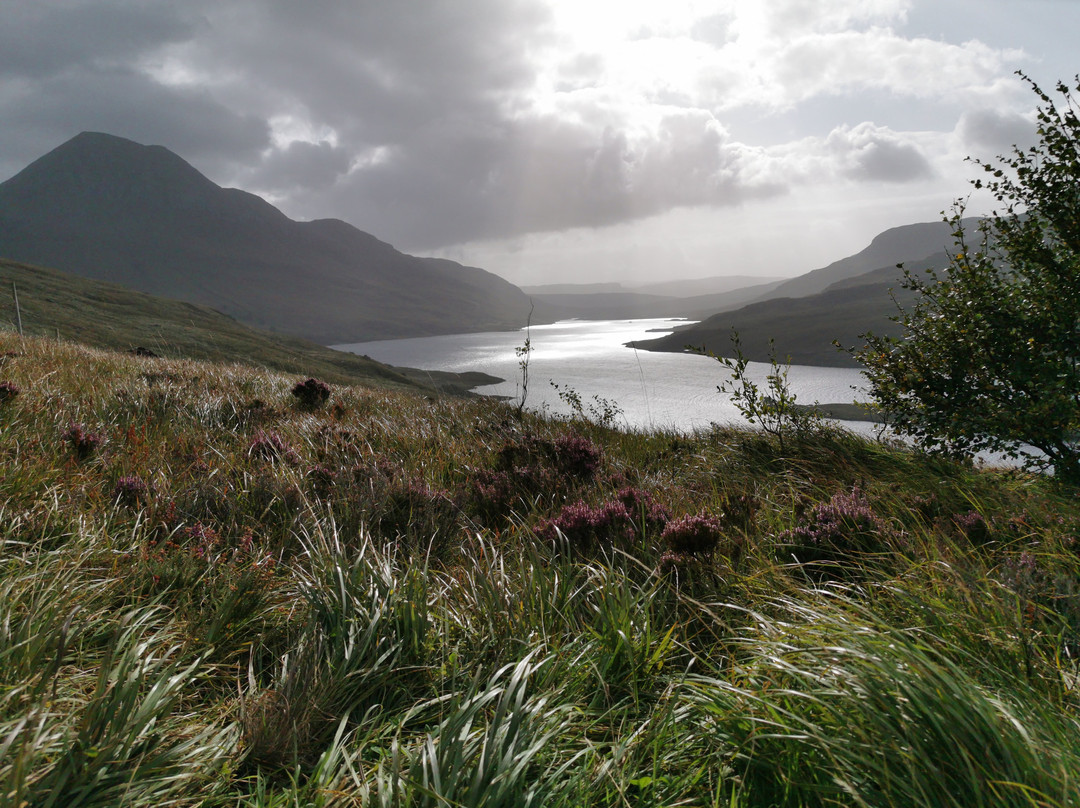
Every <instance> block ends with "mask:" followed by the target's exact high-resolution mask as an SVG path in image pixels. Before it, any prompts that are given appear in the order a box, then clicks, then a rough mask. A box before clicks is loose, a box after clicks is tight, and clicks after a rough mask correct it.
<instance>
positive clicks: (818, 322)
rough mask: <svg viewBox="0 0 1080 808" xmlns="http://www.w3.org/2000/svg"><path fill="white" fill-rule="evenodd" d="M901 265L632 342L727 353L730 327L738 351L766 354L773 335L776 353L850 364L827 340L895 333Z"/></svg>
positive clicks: (930, 261) (933, 261)
mask: <svg viewBox="0 0 1080 808" xmlns="http://www.w3.org/2000/svg"><path fill="white" fill-rule="evenodd" d="M946 260H947V256H946V254H945V253H944V252H941V253H939V254H937V255H932V256H929V257H927V258H923V259H921V260H919V261H908V262H906V263H905V266H906V267H907V268H909V269H911V270H913V271H916V272H918V271H919V270H922V269H925V268H927V267H942V266H944V265H945V262H946ZM901 274H902V273H901V271H900V270H899V269H897V268H896V267H895V266H889V267H879V268H878V269H876V270H874V271H872V272H869V273H864V274H862V275H858V276H855V277H852V278H847V279H843V280H839V281H837V282H836V283H834V284H832V285H831V286H829V287H828V288H826V289H825V290H824V291H823V292H819V293H817V294H811V295H806V296H804V297H794V298H792V297H784V298H776V299H769V300H764V301H760V302H757V303H752V304H750V305H748V306H744V307H742V308H740V309H736V310H735V311H726V312H722V313H719V314H714V315H713V316H711V317H709V318H707V319H705V320H702V321H701V322H700V323H696V324H694V325H690V326H686V327H685V328H680V329H677V330H676V331H674V332H672V333H671V334H670V335H667V336H665V337H662V338H660V339H656V340H647V341H640V342H637V343H636V347H638V348H643V349H646V350H651V351H674V352H681V351H683V350H685V348H686V347H687V346H688V345H689V346H693V347H696V348H698V347H702V346H704V347H705V348H706V349H707V350H710V351H712V352H713V353H716V354H719V355H721V356H730V355H731V331H732V329H733V328H734V329H735V330H737V331H738V332H739V336H740V339H741V341H742V347H743V353H744V354H745V355H746V357H747V358H749V359H752V360H754V361H758V362H767V361H768V359H769V340H770V339H773V340H775V344H776V355H777V359H779V360H780V361H781V362H784V361H790V362H791V363H792V364H796V365H820V366H825V367H855V366H857V363H856V362H855V361H854V360H853V359H852V358H851V357H850V356H849V355H848V354H847V353H846V352H843V351H838V350H837V349H836V348H835V347H834V346H833V344H832V342H833V340H837V341H839V343H840V344H841V345H843V346H845V347H850V346H856V345H859V344H861V342H860V340H859V336H860V335H861V334H865V333H866V332H867V331H873V332H874V333H876V334H880V335H898V334H899V333H900V327H899V326H898V325H897V324H896V323H894V322H892V321H891V320H890V319H889V318H890V317H892V316H893V315H894V314H896V305H895V303H894V302H893V297H892V295H895V296H896V300H897V301H899V302H900V303H906V302H909V301H910V300H911V299H912V296H911V293H910V292H907V291H906V290H904V289H902V288H900V282H899V278H900V276H901Z"/></svg>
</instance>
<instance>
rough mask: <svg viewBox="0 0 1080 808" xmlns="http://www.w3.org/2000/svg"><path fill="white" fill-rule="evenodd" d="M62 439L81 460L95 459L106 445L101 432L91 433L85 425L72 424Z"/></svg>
mask: <svg viewBox="0 0 1080 808" xmlns="http://www.w3.org/2000/svg"><path fill="white" fill-rule="evenodd" d="M60 437H61V438H62V439H63V440H64V442H66V443H67V444H68V446H70V447H71V451H72V452H73V453H74V455H75V457H76V458H77V459H79V460H86V459H88V458H90V457H93V455H94V454H95V453H96V452H97V451H98V450H99V449H100V448H101V447H102V446H104V445H105V436H104V435H102V434H101V433H100V432H91V431H90V430H89V429H87V428H86V426H85V425H84V424H76V423H72V424H70V425H69V426H68V428H67V429H66V430H64V433H63V434H62V435H61V436H60Z"/></svg>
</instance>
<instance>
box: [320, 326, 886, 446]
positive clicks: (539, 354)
mask: <svg viewBox="0 0 1080 808" xmlns="http://www.w3.org/2000/svg"><path fill="white" fill-rule="evenodd" d="M685 322H686V321H684V320H670V319H649V320H606V321H585V320H567V321H563V322H558V323H553V324H551V325H537V326H533V327H532V328H531V329H530V330H529V339H530V344H531V347H532V351H531V353H530V355H529V389H528V396H527V400H526V405H527V406H528V407H529V408H531V409H539V408H542V407H545V406H546V407H548V408H549V409H550V410H551V411H553V412H556V413H569V412H570V408H569V407H568V406H567V405H566V404H565V403H564V402H563V401H562V400H560V399H559V395H558V391H556V390H555V388H554V387H553V386H552V385H551V382H555V383H556V384H558V385H559V386H560V387H563V388H567V389H572V390H574V391H576V392H577V393H578V394H579V395H580V396H581V398H582V401H583V403H584V404H585V405H586V407H587V406H588V404H589V403H590V401H591V400H592V397H593V396H594V395H595V396H599V397H601V398H603V399H607V400H609V401H612V402H614V403H616V404H617V405H618V406H619V407H620V408H621V409H622V410H623V415H622V416H621V417H620V419H619V422H620V424H621V425H622V426H626V427H630V428H675V429H679V430H683V431H690V430H694V429H700V428H707V427H709V425H710V424H712V423H719V424H728V423H741V422H743V419H742V417H741V416H740V414H739V412H738V410H737V409H736V408H735V406H734V405H733V404H732V403H731V401H730V400H729V398H728V397H727V396H724V395H721V394H720V393H718V392H717V389H716V388H717V385H719V384H721V383H723V382H724V381H725V380H726V379H727V378H728V376H729V374H728V372H727V371H726V370H725V369H724V368H723V366H721V365H720V364H719V363H717V362H716V361H715V360H713V359H710V358H708V357H703V356H696V355H693V354H673V353H654V352H651V351H636V350H634V349H633V348H627V347H625V344H626V343H627V342H630V341H632V340H641V339H649V338H652V337H656V336H659V333H657V332H659V331H670V330H671V329H672V328H673V327H674V326H675V325H683V324H685ZM525 338H526V332H525V329H522V330H521V331H509V332H507V331H498V332H486V333H480V334H451V335H447V336H440V337H422V338H415V339H399V340H383V341H378V342H361V343H354V344H349V345H336V346H334V347H336V348H337V349H339V350H344V351H350V352H352V353H357V354H366V355H368V356H370V357H372V358H373V359H377V360H378V361H380V362H385V363H387V364H390V365H397V366H401V367H415V368H423V369H425V370H445V371H453V372H456V373H461V372H465V371H483V372H485V373H490V374H491V375H493V376H498V377H500V378H502V379H504V380H505V381H503V382H502V383H500V384H496V385H488V386H485V387H478V388H477V389H476V392H478V393H483V394H485V395H499V396H505V397H507V398H511V399H515V400H516V399H517V398H518V397H519V396H520V394H521V369H520V366H519V362H520V360H519V358H518V356H517V354H516V353H515V349H517V348H520V347H522V346H523V345H524V343H525ZM749 370H750V376H751V378H753V379H754V380H755V381H757V382H759V383H761V384H764V380H765V376H766V374H767V373H768V370H769V366H768V365H767V364H762V363H757V362H755V363H751V365H750V368H749ZM788 381H789V384H790V386H791V388H792V389H793V390H794V391H795V393H796V395H797V396H798V402H799V403H804V404H812V403H814V402H815V401H818V402H821V403H833V402H842V403H850V402H851V401H853V400H855V399H856V398H857V397H860V396H859V394H858V393H857V392H856V389H854V388H857V389H859V390H860V391H861V389H862V386H863V379H862V375H861V373H860V371H859V370H857V369H854V368H823V367H808V366H799V365H795V366H792V368H791V370H790V372H789V374H788ZM861 399H862V400H865V395H862V396H861ZM849 426H851V427H852V428H854V429H857V430H858V431H860V432H868V431H869V429H870V427H869V425H867V424H852V423H849Z"/></svg>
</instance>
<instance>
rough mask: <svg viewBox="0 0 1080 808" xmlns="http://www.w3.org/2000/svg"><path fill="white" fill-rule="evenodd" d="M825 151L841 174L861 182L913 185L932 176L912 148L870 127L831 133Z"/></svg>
mask: <svg viewBox="0 0 1080 808" xmlns="http://www.w3.org/2000/svg"><path fill="white" fill-rule="evenodd" d="M825 147H826V149H827V150H828V151H829V152H831V153H832V154H833V155H835V157H836V159H837V162H838V163H839V167H840V170H841V171H842V172H843V174H845V175H846V176H848V177H851V178H852V179H854V180H857V181H860V182H872V181H881V182H889V183H895V182H913V181H915V180H919V179H927V178H930V177H932V176H933V175H934V170H933V168H932V167H931V165H930V162H929V161H928V160H927V159H926V157H924V156H923V155H922V154H921V153H920V152H919V150H918V149H917V148H916V147H915V145H914V144H912V143H911V142H907V141H905V140H904V139H903V138H902V137H900V136H899V135H897V134H896V133H895V132H892V131H890V130H888V129H885V128H883V127H877V126H874V125H873V124H870V123H862V124H859V125H858V126H856V127H854V128H853V129H849V128H848V127H846V126H844V127H839V128H837V129H834V130H833V131H832V132H830V133H829V136H828V137H827V138H826V139H825Z"/></svg>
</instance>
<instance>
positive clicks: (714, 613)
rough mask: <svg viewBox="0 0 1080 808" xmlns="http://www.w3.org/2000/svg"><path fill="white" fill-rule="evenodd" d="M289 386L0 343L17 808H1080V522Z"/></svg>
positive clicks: (5, 789)
mask: <svg viewBox="0 0 1080 808" xmlns="http://www.w3.org/2000/svg"><path fill="white" fill-rule="evenodd" d="M293 381H294V379H293V378H290V377H287V376H282V375H278V374H274V373H270V372H260V371H256V370H254V369H251V368H245V367H242V366H237V365H215V364H200V363H196V362H192V361H188V360H168V359H143V358H137V357H133V356H130V355H126V354H116V353H109V352H102V351H96V350H92V349H87V348H83V347H81V346H78V345H75V344H71V343H57V342H55V341H53V340H42V339H27V340H19V339H18V338H17V337H15V336H14V335H12V334H11V333H10V332H0V384H3V386H2V387H0V391H6V392H0V397H2V398H3V401H2V402H0V512H2V514H3V519H2V520H0V543H2V544H0V547H2V550H3V553H2V555H0V558H2V562H0V682H2V683H3V688H2V689H0V795H2V797H0V801H2V802H4V803H5V804H13V805H21V804H27V805H50V804H51V805H70V804H79V805H82V806H114V805H120V804H124V805H132V806H151V805H154V806H163V805H192V806H194V805H200V806H266V807H267V808H269V806H284V805H290V806H301V805H303V806H309V805H310V806H334V805H358V804H359V805H365V806H368V805H391V804H393V805H398V804H400V805H407V806H427V805H430V806H435V805H450V804H452V805H464V806H481V805H484V806H518V805H544V806H581V805H604V806H607V805H639V806H660V805H676V804H679V805H699V806H727V807H728V808H730V806H825V805H875V806H891V805H896V806H915V805H924V806H934V807H935V808H938V806H972V805H994V806H1032V805H1046V806H1066V805H1078V804H1080V788H1078V784H1077V781H1076V778H1075V773H1076V771H1078V770H1080V716H1078V696H1080V692H1078V689H1077V684H1078V675H1080V670H1078V668H1077V664H1076V656H1075V655H1076V652H1077V648H1078V647H1080V594H1078V593H1077V588H1076V585H1075V582H1076V580H1077V579H1078V577H1080V564H1078V561H1077V550H1076V542H1077V536H1078V535H1080V533H1078V531H1080V518H1078V516H1077V507H1076V506H1077V495H1076V492H1075V491H1073V490H1063V489H1057V488H1055V487H1054V485H1053V482H1052V481H1051V480H1048V479H1045V478H1038V477H1031V476H1027V475H1023V474H1018V473H999V472H979V471H976V470H973V469H970V468H966V467H963V466H960V465H955V464H951V463H947V462H943V461H932V460H927V459H924V458H920V457H917V456H915V455H912V454H910V453H907V452H904V451H900V450H897V449H893V448H889V447H886V446H882V445H879V444H875V443H868V442H864V441H862V440H860V439H857V438H854V437H851V436H849V435H845V434H840V433H834V432H827V431H826V432H821V433H815V434H811V435H807V436H805V437H804V439H802V440H799V441H794V440H789V441H788V442H787V446H788V447H789V448H788V454H787V455H784V456H782V455H780V454H779V453H778V450H777V447H776V444H775V443H773V442H771V441H769V440H767V439H765V438H764V437H762V436H759V435H755V434H753V433H749V432H743V431H738V430H719V429H718V430H716V431H713V432H711V433H708V434H703V435H700V436H696V437H686V436H678V435H672V434H664V433H629V434H628V433H620V432H612V431H608V430H605V429H603V428H601V427H599V426H596V425H593V424H589V423H584V422H575V423H571V422H563V421H553V420H542V419H534V418H532V417H530V416H528V415H526V417H525V418H524V420H520V421H519V420H518V419H516V418H514V417H513V411H512V408H509V407H507V406H505V405H501V404H499V403H498V402H491V401H486V400H450V399H448V400H442V401H437V402H432V401H429V400H425V399H424V398H422V397H419V396H416V395H412V394H406V393H401V392H395V391H389V390H377V389H370V388H358V387H335V388H334V390H333V393H332V397H331V402H330V403H329V404H328V405H327V406H326V407H325V408H323V409H316V410H305V409H301V408H299V407H298V405H297V403H296V402H295V401H294V400H293V398H292V397H291V396H290V394H289V391H290V389H291V385H292V383H293ZM627 489H633V493H631V492H629V491H627ZM627 503H628V504H629V507H628V508H627V507H626V504H627ZM664 511H666V513H665V512H664ZM697 515H701V516H703V517H704V518H702V519H697V520H693V519H689V520H688V518H689V517H694V516H697ZM550 520H554V522H555V523H556V524H557V525H558V526H559V527H560V529H561V530H562V533H563V535H564V536H565V539H563V540H560V539H559V538H558V535H559V534H558V533H556V532H555V531H554V530H553V529H552V527H551V525H552V522H551V521H550ZM665 525H666V527H665Z"/></svg>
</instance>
